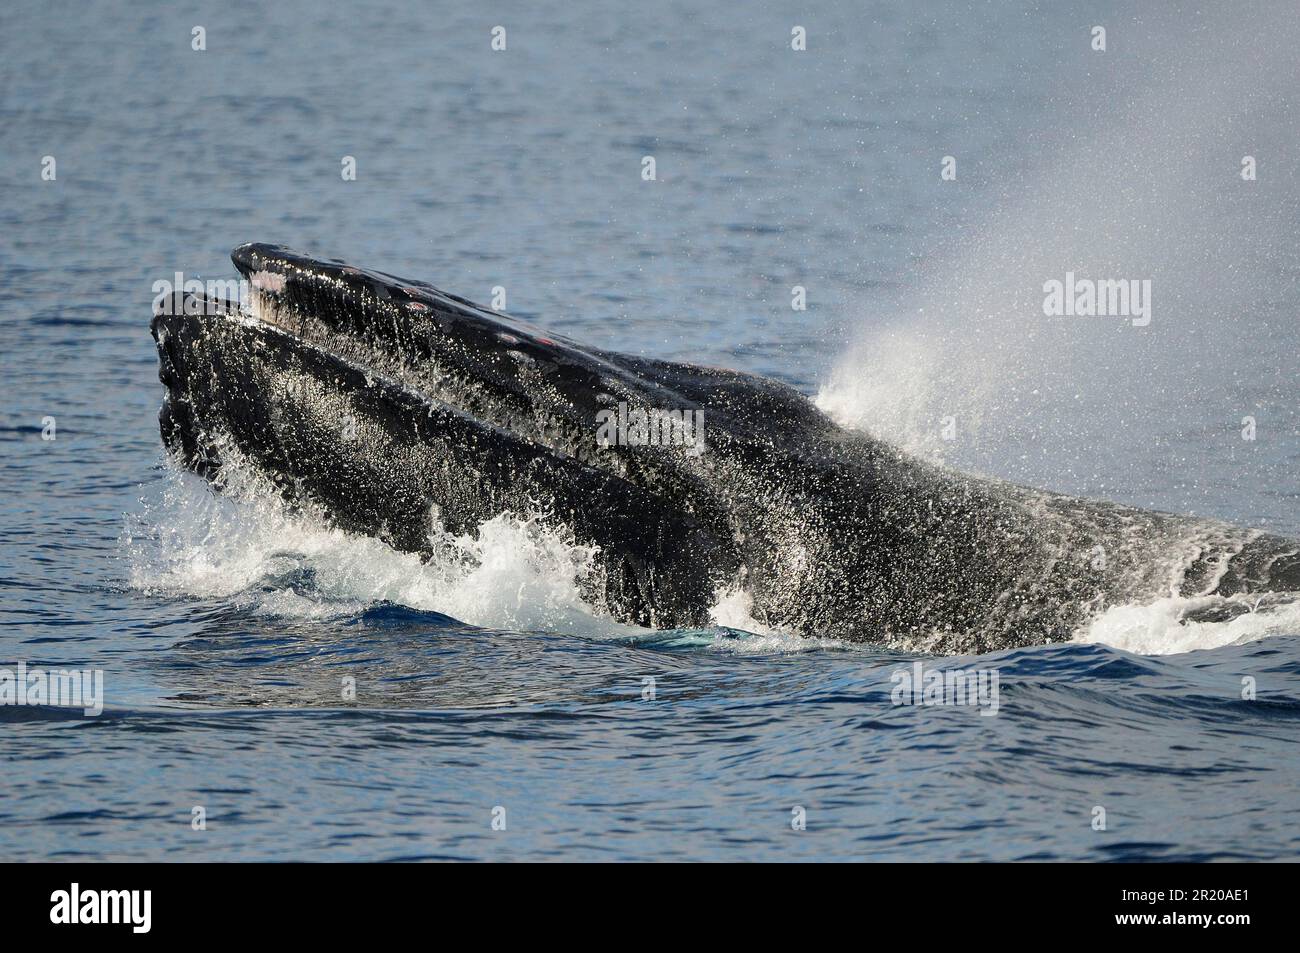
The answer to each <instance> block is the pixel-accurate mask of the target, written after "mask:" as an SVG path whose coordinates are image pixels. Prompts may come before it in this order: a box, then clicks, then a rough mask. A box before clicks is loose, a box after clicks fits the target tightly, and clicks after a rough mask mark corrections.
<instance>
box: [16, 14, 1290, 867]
mask: <svg viewBox="0 0 1300 953" xmlns="http://www.w3.org/2000/svg"><path fill="white" fill-rule="evenodd" d="M1051 6H1052V5H1044V9H1037V8H1033V7H1028V8H1024V7H1021V6H1019V5H1017V6H1016V7H1015V8H1014V9H1012V8H1008V9H1006V10H1001V9H997V8H985V7H968V6H964V5H940V6H934V7H933V8H931V7H930V6H929V5H927V6H926V8H925V10H924V11H922V10H911V9H909V8H903V7H899V8H869V9H868V8H864V7H863V5H861V4H849V3H845V4H831V5H828V6H826V7H825V8H824V9H823V8H819V9H817V10H815V11H801V12H799V13H798V14H795V13H788V12H781V11H779V10H773V9H766V8H763V7H759V6H754V7H752V8H751V7H747V6H744V5H742V6H741V7H732V6H728V7H726V8H717V9H711V10H709V12H707V13H704V12H702V11H700V10H696V9H693V6H692V5H686V4H673V5H668V6H656V7H654V8H653V9H649V8H647V9H634V8H623V7H617V8H616V7H605V6H600V5H595V4H591V5H587V4H581V3H579V4H565V5H563V6H560V7H556V8H555V9H553V10H538V9H533V8H528V9H522V8H517V7H516V5H501V6H500V7H493V6H492V5H487V6H481V5H480V6H478V7H475V8H473V9H472V10H471V9H469V8H455V9H445V10H438V11H436V12H434V11H431V10H429V9H426V8H424V7H423V6H421V5H417V4H403V3H386V4H375V5H372V6H370V7H369V9H368V12H366V13H365V14H364V15H362V14H359V13H356V12H347V11H345V10H342V9H334V8H331V7H328V6H321V5H318V4H306V3H296V2H290V3H279V4H275V5H271V6H262V5H254V4H244V3H230V4H224V5H222V6H220V7H219V8H213V9H212V10H210V11H204V12H201V13H193V12H188V11H184V10H182V11H179V12H177V11H173V10H171V9H159V10H145V9H143V8H142V7H141V6H140V5H139V4H128V3H104V4H96V5H94V6H91V7H86V8H84V9H83V8H80V7H77V8H72V7H68V8H64V7H61V6H59V5H57V4H49V3H32V2H28V0H18V2H17V3H8V4H6V6H5V9H4V11H3V12H2V13H0V93H2V97H0V136H3V140H2V141H3V143H4V148H3V149H2V150H0V386H2V390H0V401H2V404H0V668H2V667H12V666H15V665H17V664H18V663H20V662H23V663H26V664H27V665H28V666H29V667H33V668H35V667H41V666H45V667H50V668H60V669H62V668H83V667H84V668H96V669H101V670H103V672H104V688H105V710H104V712H103V713H102V714H101V715H99V716H97V717H86V716H83V715H81V714H80V713H78V712H73V711H69V710H66V709H58V708H51V707H32V706H9V707H0V725H2V728H0V730H2V731H3V737H4V741H5V743H4V746H3V755H2V757H3V775H2V779H0V857H2V858H4V859H23V860H28V859H39V858H46V857H54V858H91V859H105V860H112V859H148V858H166V859H177V860H182V859H183V860H217V859H220V860H236V859H286V860H287V859H304V860H376V859H401V858H410V859H414V858H464V859H553V858H570V859H592V860H594V859H711V860H722V859H771V860H779V859H896V860H959V859H1022V858H1033V859H1092V860H1106V859H1184V860H1186V859H1192V860H1197V859H1244V858H1288V859H1294V858H1295V857H1296V856H1297V853H1300V810H1298V809H1297V799H1296V797H1295V791H1296V789H1297V782H1300V758H1298V755H1300V748H1298V747H1297V738H1300V732H1298V731H1297V729H1298V728H1300V612H1297V611H1296V610H1295V609H1294V608H1287V607H1283V608H1281V609H1279V610H1277V611H1273V612H1268V611H1260V612H1253V613H1247V614H1245V615H1240V616H1237V617H1235V618H1233V619H1231V620H1229V621H1224V622H1219V623H1189V622H1187V621H1186V620H1185V619H1184V618H1183V613H1184V611H1185V610H1186V609H1187V608H1189V606H1188V604H1187V600H1177V599H1169V600H1162V601H1160V602H1158V603H1156V604H1153V605H1143V606H1125V607H1116V608H1115V609H1112V610H1111V611H1110V612H1109V613H1107V614H1106V615H1105V616H1104V617H1102V618H1100V619H1098V620H1095V621H1094V623H1093V624H1092V625H1090V626H1089V627H1087V628H1086V629H1085V630H1081V631H1080V632H1078V633H1076V634H1075V637H1074V640H1073V641H1071V642H1069V643H1065V644H1059V645H1052V646H1044V647H1039V648H1033V649H1024V650H1017V651H1013V652H1005V653H995V654H993V655H989V656H983V657H980V658H975V659H972V658H950V659H944V658H935V659H928V658H927V659H925V660H924V661H925V664H926V665H927V666H932V667H935V668H939V669H957V668H962V669H970V668H983V669H996V670H997V672H998V673H999V679H1000V681H999V684H1000V699H999V708H998V712H997V714H996V715H995V716H985V715H982V714H980V711H979V709H977V708H974V707H907V706H895V705H894V704H892V703H891V698H890V691H891V688H892V682H891V676H892V675H893V674H894V673H895V672H896V671H898V670H900V669H902V668H906V667H908V666H910V664H911V662H912V661H913V657H911V656H906V657H905V656H900V655H897V654H890V653H885V652H883V651H879V650H875V649H873V648H872V647H870V646H863V645H848V644H842V643H833V642H828V641H825V640H816V639H812V640H800V639H797V638H795V637H792V636H789V635H784V634H781V633H770V632H763V631H760V632H757V633H747V632H745V631H741V629H742V628H744V627H745V626H747V625H748V626H749V627H750V628H760V627H758V626H754V625H752V624H750V623H749V621H748V620H747V618H746V615H745V610H744V604H743V598H741V599H724V600H721V604H720V606H719V613H718V618H719V620H720V622H723V623H729V624H731V625H733V626H737V627H738V628H728V627H723V626H722V625H719V626H718V627H717V628H713V629H709V630H704V631H698V632H668V633H650V632H642V631H637V630H630V629H627V628H624V627H619V626H616V625H614V624H612V623H610V622H608V621H607V620H603V619H600V618H595V617H593V616H592V615H591V614H590V612H589V611H588V610H587V609H586V608H585V607H584V606H583V605H582V604H581V603H580V601H578V599H577V597H576V589H575V587H574V585H573V581H572V580H573V575H574V571H575V567H576V566H578V565H579V564H580V563H581V561H582V558H583V554H582V553H581V552H575V551H573V550H572V548H568V547H565V546H564V545H563V544H562V542H561V541H559V540H557V539H554V538H552V537H549V536H546V535H545V534H539V533H537V532H535V531H534V528H531V527H529V526H526V525H520V524H518V523H514V522H511V521H508V520H505V521H498V522H497V523H495V524H493V525H491V526H488V527H485V528H484V530H483V532H482V533H481V535H480V538H479V539H478V540H476V541H466V543H465V545H466V547H467V553H466V559H465V560H463V561H460V562H452V563H446V564H438V563H435V564H431V565H427V566H422V565H420V564H419V563H418V561H415V560H413V559H411V558H409V557H404V556H401V555H399V554H396V553H393V552H391V551H388V550H386V549H384V548H383V547H382V546H380V545H379V544H377V543H375V542H374V541H371V540H362V539H353V538H348V537H345V536H343V535H341V534H338V533H334V532H332V531H330V530H329V529H328V528H327V527H323V526H314V525H310V524H306V523H303V522H301V520H300V519H297V518H294V517H291V516H288V515H286V514H283V513H281V512H279V510H278V508H277V507H276V505H275V504H274V503H273V502H272V501H269V500H259V499H245V500H233V499H216V498H214V497H212V495H211V494H210V493H209V492H208V490H207V489H206V488H205V487H204V485H203V483H202V481H200V480H198V479H197V478H195V477H192V476H188V475H184V474H179V473H176V472H175V471H174V470H172V469H171V468H170V467H168V466H167V465H166V464H165V462H164V460H163V456H162V453H161V449H160V445H159V440H158V434H157V424H156V413H157V409H158V405H159V402H160V399H161V394H162V388H161V385H159V384H158V382H157V379H156V358H155V354H154V350H153V344H152V341H151V340H150V338H149V334H148V320H149V313H150V302H151V300H152V298H153V290H152V285H153V282H155V281H157V280H159V279H168V278H170V277H171V276H172V274H173V273H174V272H175V271H183V272H185V273H186V275H187V276H198V277H202V278H207V277H227V276H229V275H231V274H232V270H231V268H230V266H229V263H228V260H227V255H228V253H229V249H230V248H231V247H233V246H234V245H236V244H238V243H240V242H244V241H250V240H256V241H273V242H283V243H286V244H289V245H293V246H298V247H302V248H305V249H309V250H312V251H315V252H317V253H319V254H322V255H328V256H331V257H341V258H346V259H350V260H353V261H355V262H357V263H360V264H363V265H367V266H372V267H378V268H382V269H384V270H388V271H391V272H396V273H398V274H409V275H411V276H413V277H417V278H425V279H428V280H431V281H433V282H435V283H437V284H439V285H441V286H443V287H445V288H447V289H448V290H451V291H453V292H456V293H459V294H462V295H465V296H468V297H471V298H477V299H479V300H485V299H487V298H489V297H490V296H491V293H492V292H491V289H492V288H493V287H494V286H497V285H501V286H504V287H505V288H506V289H507V294H508V302H507V309H508V310H511V311H513V312H515V313H518V314H521V315H524V316H527V317H530V318H532V319H534V320H537V321H539V322H541V323H543V324H545V325H546V326H548V327H551V328H554V329H556V330H559V331H562V332H564V333H566V334H569V335H572V336H573V337H575V338H578V339H580V340H586V341H590V342H592V343H593V344H597V345H602V346H609V347H616V348H620V349H624V350H628V351H633V352H638V353H646V354H653V355H656V356H663V357H674V358H680V359H687V360H693V361H699V362H702V363H716V364H726V365H731V366H736V367H742V368H745V369H749V370H754V371H757V372H760V373H764V374H769V375H772V376H776V377H780V378H781V379H783V380H786V381H788V382H790V383H792V384H794V385H795V386H796V387H799V388H800V389H802V390H804V391H806V392H807V393H809V394H810V395H819V399H820V400H821V401H822V403H823V406H826V407H827V408H828V410H831V411H832V412H834V413H835V414H836V415H837V416H839V417H840V418H841V419H842V420H844V421H845V422H847V423H851V424H854V425H858V426H864V427H868V428H869V429H872V430H875V431H878V432H880V433H883V434H885V435H887V436H889V437H890V438H891V439H895V440H897V441H899V442H900V443H902V444H903V445H905V446H907V447H908V448H909V449H912V450H914V451H915V452H918V453H925V454H931V455H934V456H938V457H941V458H942V459H945V460H946V461H947V462H950V463H952V464H953V465H955V466H959V467H964V468H969V469H978V470H981V471H984V472H987V473H992V474H995V475H999V476H1004V477H1009V478H1013V479H1017V480H1021V481H1024V482H1029V483H1033V484H1035V485H1040V486H1047V487H1050V488H1052V489H1057V490H1063V491H1069V492H1079V493H1086V494H1090V495H1096V496H1104V497H1108V498H1111V499H1118V500H1123V501H1125V502H1130V503H1135V504H1139V505H1143V506H1151V507H1156V508H1161V509H1168V510H1176V511H1180V512H1196V513H1202V514H1206V515H1212V516H1216V517H1219V518H1223V519H1228V520H1231V521H1234V522H1238V523H1242V524H1249V525H1259V526H1267V527H1268V528H1269V529H1270V530H1271V531H1273V532H1278V533H1283V534H1288V535H1294V536H1300V489H1298V486H1297V478H1296V474H1297V472H1300V419H1298V417H1297V408H1300V384H1297V375H1296V373H1295V368H1296V357H1297V354H1298V353H1300V347H1298V346H1297V345H1298V344H1300V329H1298V327H1297V321H1296V315H1297V314H1300V290H1298V288H1297V283H1298V281H1300V269H1297V268H1296V266H1295V264H1294V247H1295V244H1294V236H1295V234H1296V228H1297V225H1300V202H1298V201H1297V198H1298V197H1300V190H1298V189H1297V187H1296V181H1297V179H1296V176H1297V174H1298V173H1300V159H1297V156H1298V155H1300V150H1297V149H1296V148H1295V130H1296V129H1297V128H1300V123H1297V121H1296V120H1297V117H1296V115H1295V106H1294V105H1292V104H1291V102H1290V97H1289V96H1288V90H1292V89H1294V82H1295V80H1296V71H1297V63H1296V61H1295V57H1294V55H1293V50H1294V45H1295V44H1294V41H1295V39H1296V37H1295V36H1294V34H1295V33H1296V32H1297V24H1296V22H1295V17H1294V13H1293V11H1290V12H1288V11H1287V8H1286V7H1284V6H1281V5H1279V6H1278V7H1277V8H1275V9H1273V8H1268V7H1261V8H1258V9H1252V11H1250V13H1249V15H1238V14H1234V16H1233V17H1232V18H1231V19H1227V18H1225V19H1223V20H1221V21H1220V20H1216V19H1213V18H1211V17H1210V15H1208V14H1197V13H1196V12H1195V11H1183V12H1181V13H1179V14H1177V15H1175V14H1173V13H1168V14H1165V13H1152V12H1150V11H1147V10H1145V9H1144V8H1143V5H1140V4H1135V5H1131V6H1130V5H1123V4H1120V5H1116V4H1099V5H1096V6H1090V5H1084V6H1083V7H1079V8H1076V9H1074V10H1072V11H1071V12H1069V13H1064V12H1060V11H1053V10H1052V9H1050V7H1051ZM1095 23H1105V24H1107V26H1108V40H1109V45H1108V49H1107V51H1106V52H1105V53H1097V52H1094V51H1092V50H1091V49H1090V48H1089V46H1088V39H1089V32H1088V31H1089V28H1090V27H1091V25H1093V24H1095ZM497 24H502V25H504V26H505V27H506V29H507V37H508V48H507V50H506V51H505V52H501V53H494V52H492V51H491V50H490V46H489V43H490V39H491V37H490V33H489V31H490V30H491V28H492V27H493V26H495V25H497ZM795 24H800V25H804V26H805V27H806V28H807V30H808V34H809V40H808V50H807V51H806V52H804V53H795V52H793V51H792V50H790V48H789V39H790V30H791V28H792V26H793V25H795ZM196 25H202V26H204V27H205V29H206V41H207V49H206V51H203V52H197V51H194V50H192V49H191V30H192V28H193V27H194V26H196ZM1248 152H1251V153H1255V154H1257V155H1258V158H1259V168H1260V170H1261V174H1260V177H1259V179H1258V181H1255V182H1253V183H1249V184H1248V183H1245V182H1243V181H1242V180H1241V179H1240V177H1239V176H1238V175H1237V171H1238V169H1239V168H1240V165H1239V162H1240V158H1241V156H1242V155H1244V154H1246V153H1248ZM947 154H953V155H955V156H956V157H957V160H958V170H959V172H958V179H957V181H956V182H943V181H941V180H940V178H939V159H940V157H941V156H943V155H947ZM47 155H49V156H53V157H54V158H55V160H56V163H57V166H56V169H57V173H56V178H55V179H54V180H53V181H43V180H42V178H41V168H42V157H44V156H47ZM645 155H653V156H655V157H656V162H657V173H658V177H657V180H656V181H654V182H645V181H643V180H642V179H641V176H640V172H641V159H642V157H643V156H645ZM343 156H353V157H355V159H356V162H357V178H356V181H344V180H343V179H342V178H341V176H340V162H341V158H342V157H343ZM1071 268H1073V269H1076V270H1078V271H1079V272H1080V273H1084V272H1086V271H1088V270H1089V269H1090V268H1091V269H1092V270H1093V271H1094V273H1100V274H1106V273H1107V272H1106V271H1105V270H1104V269H1107V268H1110V269H1111V272H1110V273H1112V274H1115V275H1117V276H1127V275H1134V276H1142V277H1154V279H1155V282H1156V287H1157V292H1156V301H1157V305H1156V312H1155V316H1154V320H1153V322H1152V324H1151V327H1150V328H1149V329H1146V330H1145V333H1141V334H1140V333H1137V332H1138V329H1135V328H1132V327H1130V326H1126V325H1124V324H1123V323H1116V322H1111V323H1108V324H1107V323H1104V322H1102V321H1100V320H1098V321H1096V322H1092V323H1088V322H1068V323H1067V322H1060V321H1058V322H1057V323H1055V324H1051V323H1046V319H1044V317H1043V315H1042V314H1041V311H1036V308H1037V303H1036V301H1034V300H1033V299H1034V296H1035V295H1037V294H1038V289H1039V287H1040V286H1041V284H1042V282H1043V281H1045V280H1046V279H1048V278H1053V277H1061V276H1063V275H1064V273H1065V271H1066V270H1067V269H1071ZM794 285H802V286H804V287H806V288H807V289H808V300H809V309H808V310H807V311H806V312H795V311H792V310H791V307H790V301H791V288H792V286H794ZM1026 301H1028V305H1026ZM949 415H951V416H954V417H955V418H956V422H957V434H958V437H957V439H956V440H954V441H950V442H942V441H936V439H935V436H934V434H935V432H936V427H937V426H938V422H939V421H940V420H941V419H942V418H944V417H945V416H949ZM1247 416H1249V417H1251V418H1253V419H1254V420H1255V422H1256V426H1257V431H1258V433H1257V437H1256V439H1255V440H1251V441H1246V440H1243V438H1242V435H1241V430H1242V428H1243V423H1242V419H1243V418H1245V417H1247ZM46 417H53V418H55V421H56V431H55V436H56V439H54V440H45V439H42V429H43V426H44V424H43V420H44V418H46ZM345 679H353V680H355V697H354V698H353V697H350V696H349V697H345V694H344V686H345V682H344V680H345ZM648 679H653V683H652V684H653V695H654V697H653V698H647V697H645V694H646V689H647V685H648V684H650V683H648V682H647V680H648ZM1243 679H1247V680H1249V681H1250V682H1251V683H1252V684H1253V688H1254V691H1253V694H1252V693H1251V692H1249V691H1246V692H1244V685H1243ZM1243 693H1244V694H1245V695H1247V696H1251V697H1243ZM196 806H201V807H202V808H203V809H204V810H205V812H206V821H207V823H206V829H205V830H194V829H193V828H192V825H191V820H192V817H193V809H194V808H195V807H196ZM499 808H501V809H504V813H502V812H501V811H499V810H497V809H499ZM797 808H802V809H803V813H804V816H805V817H806V829H804V830H795V829H793V827H792V823H791V822H792V819H793V818H794V817H795V814H794V813H792V812H794V811H795V810H796V809H797ZM1097 808H1103V809H1104V811H1105V819H1106V824H1105V829H1104V830H1097V829H1094V821H1095V817H1096V816H1097V813H1096V809H1097ZM494 811H495V815H494ZM494 816H497V817H501V816H504V818H505V829H504V830H494V829H493V819H494Z"/></svg>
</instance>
